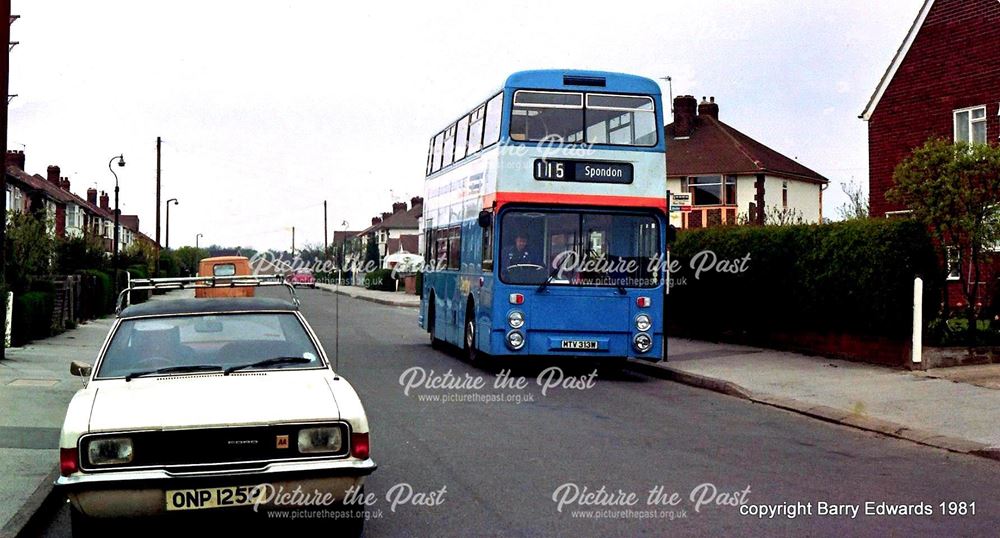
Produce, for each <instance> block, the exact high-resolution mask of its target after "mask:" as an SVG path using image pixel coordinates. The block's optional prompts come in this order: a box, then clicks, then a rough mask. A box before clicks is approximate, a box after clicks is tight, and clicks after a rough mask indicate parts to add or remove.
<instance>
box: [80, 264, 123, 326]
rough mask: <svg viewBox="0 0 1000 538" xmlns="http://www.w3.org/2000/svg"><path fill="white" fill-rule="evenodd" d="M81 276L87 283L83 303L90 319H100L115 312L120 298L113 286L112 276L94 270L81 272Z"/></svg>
mask: <svg viewBox="0 0 1000 538" xmlns="http://www.w3.org/2000/svg"><path fill="white" fill-rule="evenodd" d="M81 274H82V275H84V281H85V282H86V283H87V284H85V285H84V289H83V295H84V298H83V302H84V304H85V305H86V309H87V312H88V314H90V316H88V317H100V316H103V315H106V314H110V313H111V312H113V311H114V309H115V301H117V299H118V298H117V297H116V296H115V290H114V287H112V285H111V275H109V274H108V273H105V272H104V271H97V270H93V269H91V270H88V271H81Z"/></svg>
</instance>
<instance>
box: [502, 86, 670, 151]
mask: <svg viewBox="0 0 1000 538" xmlns="http://www.w3.org/2000/svg"><path fill="white" fill-rule="evenodd" d="M585 97H586V100H585V99H584V98H585ZM585 103H586V104H585ZM510 137H511V139H512V140H516V141H521V142H540V141H544V140H553V139H555V140H553V141H561V142H565V143H588V144H608V145H615V146H647V147H648V146H655V145H656V142H657V128H656V107H655V105H654V102H653V98H652V97H649V96H645V95H615V94H602V93H592V94H586V96H585V95H584V94H582V93H577V92H541V91H525V90H521V91H517V92H516V93H515V94H514V107H513V110H512V112H511V122H510Z"/></svg>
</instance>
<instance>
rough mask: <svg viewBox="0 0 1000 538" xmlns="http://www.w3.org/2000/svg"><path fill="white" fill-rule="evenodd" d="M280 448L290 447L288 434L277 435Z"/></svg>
mask: <svg viewBox="0 0 1000 538" xmlns="http://www.w3.org/2000/svg"><path fill="white" fill-rule="evenodd" d="M277 441H278V448H288V436H287V435H279V436H277Z"/></svg>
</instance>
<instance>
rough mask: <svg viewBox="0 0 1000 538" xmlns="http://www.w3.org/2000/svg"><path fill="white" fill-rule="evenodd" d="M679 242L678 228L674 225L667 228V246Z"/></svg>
mask: <svg viewBox="0 0 1000 538" xmlns="http://www.w3.org/2000/svg"><path fill="white" fill-rule="evenodd" d="M675 241H677V227H676V226H674V225H673V224H670V225H668V226H667V244H668V245H669V244H671V243H674V242H675Z"/></svg>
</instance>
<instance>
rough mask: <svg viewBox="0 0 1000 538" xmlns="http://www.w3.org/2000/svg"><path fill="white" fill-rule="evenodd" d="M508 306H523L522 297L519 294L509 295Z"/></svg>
mask: <svg viewBox="0 0 1000 538" xmlns="http://www.w3.org/2000/svg"><path fill="white" fill-rule="evenodd" d="M510 304H524V295H523V294H521V293H512V294H510Z"/></svg>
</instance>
